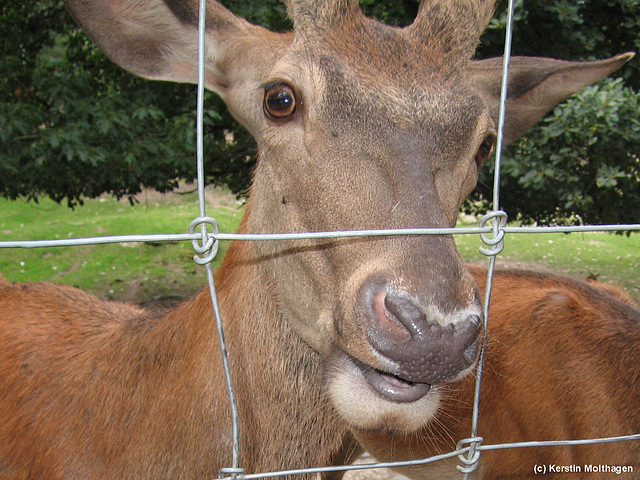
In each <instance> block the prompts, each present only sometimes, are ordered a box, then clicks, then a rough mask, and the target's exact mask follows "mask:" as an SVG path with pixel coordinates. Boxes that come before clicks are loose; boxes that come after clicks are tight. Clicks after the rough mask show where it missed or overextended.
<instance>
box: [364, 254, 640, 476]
mask: <svg viewBox="0 0 640 480" xmlns="http://www.w3.org/2000/svg"><path fill="white" fill-rule="evenodd" d="M470 271H471V272H472V274H473V275H474V277H475V278H476V281H477V282H478V285H479V286H480V288H481V289H482V288H484V286H485V282H486V278H487V277H486V269H485V268H482V267H479V266H472V267H470ZM494 282H495V283H494V288H495V290H493V291H494V292H495V293H496V295H492V297H491V307H490V311H489V323H488V330H487V335H488V341H487V347H486V354H485V361H484V370H483V372H484V373H483V378H482V384H481V385H482V390H481V396H480V403H479V417H478V434H479V435H480V436H481V437H482V439H483V440H482V444H487V445H489V444H504V443H514V442H531V441H549V440H551V441H557V440H584V439H590V438H606V437H617V436H623V435H632V434H638V433H639V432H640V415H639V414H638V412H640V400H639V399H640V382H639V381H638V380H639V379H640V311H639V310H638V306H637V304H636V303H635V302H634V301H633V300H632V299H631V298H630V297H629V296H628V294H626V292H623V291H622V290H621V289H620V288H619V287H615V286H613V287H612V286H611V285H609V284H603V283H599V282H584V281H581V280H576V279H574V278H570V277H565V276H562V275H557V274H547V273H539V272H527V271H521V270H508V269H506V270H497V271H496V276H495V277H494ZM474 381H475V378H474V377H473V376H467V377H465V378H464V379H462V380H460V381H459V382H457V383H450V384H447V385H441V386H440V388H441V389H442V399H441V405H440V410H439V412H438V413H437V414H436V415H435V416H434V417H433V418H432V419H431V421H430V422H429V423H428V424H426V425H424V426H423V427H422V428H421V429H420V430H418V431H417V432H415V433H413V434H409V435H406V434H404V433H403V432H392V431H386V432H383V431H373V430H370V431H364V430H357V429H356V430H354V431H353V435H354V438H355V439H357V440H358V441H359V442H360V445H354V447H353V448H354V450H353V452H354V453H355V452H356V451H357V448H358V447H360V448H362V447H364V448H366V449H367V450H368V451H369V452H370V453H371V454H372V455H374V456H376V458H377V459H379V460H382V461H400V460H415V459H421V458H427V457H431V456H434V455H439V454H441V453H445V452H450V451H453V450H455V449H456V443H457V442H458V441H460V440H462V439H466V438H469V436H470V432H471V415H472V405H473V402H474V389H475V383H474ZM457 465H462V463H461V462H460V461H458V459H457V458H455V459H453V460H452V459H448V460H444V461H440V462H436V463H431V464H425V465H421V466H414V467H396V468H397V469H398V470H399V471H400V472H402V473H404V474H405V475H407V476H409V477H411V478H416V479H418V478H446V479H448V478H452V479H453V478H461V474H460V473H459V472H458V471H457V468H456V466H457ZM602 466H604V467H602ZM536 473H540V474H543V475H542V476H544V478H557V479H560V478H562V479H586V478H613V477H615V478H627V479H630V478H634V479H637V478H640V442H639V441H637V440H629V441H624V442H615V443H604V444H588V445H579V446H578V445H573V446H554V447H537V448H532V447H528V448H518V449H508V450H492V451H484V452H482V454H481V457H480V461H479V466H478V467H476V470H475V471H474V472H473V474H472V475H471V476H470V478H473V479H510V480H516V479H529V478H533V477H535V474H536Z"/></svg>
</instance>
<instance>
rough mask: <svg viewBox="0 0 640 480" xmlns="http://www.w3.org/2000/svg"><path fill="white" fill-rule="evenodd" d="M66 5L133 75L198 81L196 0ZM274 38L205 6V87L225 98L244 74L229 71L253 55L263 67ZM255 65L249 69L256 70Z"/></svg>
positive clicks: (82, 0) (78, 0)
mask: <svg viewBox="0 0 640 480" xmlns="http://www.w3.org/2000/svg"><path fill="white" fill-rule="evenodd" d="M65 5H66V7H67V9H68V10H69V12H70V13H71V15H73V17H74V18H75V20H76V21H77V22H78V23H79V24H80V26H81V27H82V28H83V29H84V31H85V32H86V33H87V35H88V36H89V37H90V38H91V40H93V41H94V42H95V43H96V44H97V45H98V46H99V47H100V49H101V50H102V51H103V52H105V53H106V54H107V56H108V57H109V58H111V60H113V61H114V62H116V63H117V64H119V65H120V66H121V67H123V68H126V69H127V70H129V71H130V72H131V73H133V74H135V75H138V76H141V77H145V78H149V79H153V80H169V81H174V82H188V83H197V79H198V75H197V59H198V47H197V45H198V17H197V12H198V8H197V7H198V5H197V1H195V0H192V1H179V0H145V1H137V2H134V1H131V0H128V1H122V0H65ZM274 37H276V38H278V37H280V35H279V34H275V33H272V32H269V31H267V30H265V29H264V28H262V27H259V26H256V25H252V24H250V23H248V22H247V21H245V20H244V19H242V18H240V17H237V16H235V15H234V14H233V13H231V12H230V11H229V10H227V9H226V8H225V7H223V6H222V5H220V4H219V3H217V2H208V3H207V32H206V44H207V60H206V72H205V75H206V78H205V83H206V85H207V88H209V89H211V90H213V91H215V92H217V93H219V94H221V95H222V94H224V92H225V90H226V89H227V88H228V87H229V84H230V83H232V82H233V80H234V78H236V77H238V76H240V77H241V76H242V75H238V74H237V73H238V72H236V71H234V70H233V67H234V65H235V64H236V63H237V59H238V58H242V59H244V63H250V62H251V61H252V60H254V58H253V57H261V58H260V59H259V60H260V61H259V62H258V61H256V62H255V63H256V65H263V64H264V65H267V64H268V59H269V55H268V54H269V52H270V50H268V48H269V47H271V49H272V50H273V48H274V47H273V45H270V41H271V40H273V38H274ZM251 55H253V56H251ZM265 57H267V60H265ZM256 65H249V66H250V67H251V68H254V69H255V68H256ZM267 66H268V65H267ZM247 68H248V67H247ZM243 73H244V72H243ZM243 78H244V77H243Z"/></svg>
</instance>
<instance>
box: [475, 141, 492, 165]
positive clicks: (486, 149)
mask: <svg viewBox="0 0 640 480" xmlns="http://www.w3.org/2000/svg"><path fill="white" fill-rule="evenodd" d="M495 144H496V139H495V136H493V135H487V136H486V137H485V139H484V140H483V141H482V143H481V144H480V147H479V148H478V152H477V153H476V163H477V164H478V165H482V164H483V163H485V162H486V161H487V160H489V157H491V154H492V153H493V148H494V147H495Z"/></svg>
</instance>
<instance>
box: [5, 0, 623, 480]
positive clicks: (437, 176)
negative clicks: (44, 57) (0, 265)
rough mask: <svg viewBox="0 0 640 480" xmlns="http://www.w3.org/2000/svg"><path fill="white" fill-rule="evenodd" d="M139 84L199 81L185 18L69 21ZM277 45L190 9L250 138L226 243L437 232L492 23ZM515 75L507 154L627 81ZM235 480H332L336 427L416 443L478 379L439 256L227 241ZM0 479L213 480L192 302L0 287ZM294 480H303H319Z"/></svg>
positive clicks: (215, 451) (465, 305) (348, 0)
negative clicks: (321, 474)
mask: <svg viewBox="0 0 640 480" xmlns="http://www.w3.org/2000/svg"><path fill="white" fill-rule="evenodd" d="M65 3H66V7H67V9H68V10H69V12H70V13H71V15H72V16H73V17H74V18H75V20H76V21H77V22H78V24H79V25H80V26H81V27H82V28H83V29H84V30H85V32H86V33H87V34H88V36H89V37H90V39H91V40H92V41H94V42H95V43H96V44H97V45H98V46H99V47H100V48H101V49H102V50H103V51H104V52H105V53H106V54H107V55H108V56H109V57H110V58H111V59H112V60H113V61H115V62H116V63H118V64H119V65H121V66H122V67H123V68H125V69H127V70H129V71H130V72H132V73H133V74H136V75H139V76H142V77H145V78H149V79H153V80H165V81H175V82H191V83H193V82H196V81H197V76H198V75H197V67H196V64H197V61H196V59H197V43H198V40H197V21H198V20H197V13H196V12H197V10H198V9H197V5H196V2H195V1H192V0H188V1H184V0H183V1H177V0H148V1H145V2H139V1H132V0H66V2H65ZM287 11H288V14H289V16H290V17H291V19H292V22H293V31H292V32H286V33H274V32H270V31H268V30H266V29H264V28H262V27H260V26H258V25H253V24H250V23H249V22H247V21H246V20H244V19H242V18H240V17H238V16H236V15H234V14H233V13H232V12H231V11H229V10H228V9H226V8H225V7H223V6H222V5H221V4H219V3H217V2H213V1H210V2H208V5H207V14H206V15H207V18H206V19H207V28H206V38H205V42H206V45H207V55H206V67H205V75H204V77H205V84H206V87H207V88H208V89H210V90H212V91H214V92H216V93H217V94H218V95H220V97H221V98H222V99H223V100H224V102H225V103H226V105H227V107H228V108H229V110H230V112H231V113H232V114H233V115H234V117H235V118H236V119H237V120H238V121H239V122H240V123H241V124H242V125H243V126H244V127H245V128H246V129H247V130H248V131H249V132H250V133H251V134H252V135H253V136H254V138H255V140H256V143H257V148H258V154H259V160H258V163H257V166H256V168H255V171H254V173H253V182H252V186H251V189H250V192H249V197H248V200H247V203H246V210H245V213H244V216H243V219H242V222H241V226H240V229H239V231H240V232H242V233H279V232H307V231H311V232H314V231H331V230H338V229H339V230H351V229H353V230H359V229H371V228H410V227H424V228H431V227H434V228H438V227H452V226H454V224H455V223H456V218H457V212H458V209H459V208H460V205H461V203H462V202H463V200H464V199H465V197H467V195H468V194H469V193H470V192H471V190H472V189H473V188H474V186H475V183H476V180H477V175H478V170H479V169H480V168H481V165H482V164H483V163H485V162H486V161H487V160H488V159H489V157H490V155H491V151H492V150H493V147H494V144H495V138H496V126H495V125H496V122H497V105H498V95H499V85H500V75H501V70H502V67H501V60H500V59H492V60H483V61H475V60H472V56H473V53H474V51H475V48H476V44H477V42H478V39H479V36H480V34H481V32H482V31H483V29H484V28H485V26H486V25H487V23H488V22H489V20H490V18H491V15H492V12H493V2H491V1H467V0H463V1H461V0H456V1H447V0H425V1H424V2H423V3H422V5H421V6H420V9H419V12H418V14H417V17H416V19H415V21H414V22H413V23H412V24H411V25H409V26H407V27H403V28H398V27H391V26H388V25H384V24H382V23H380V22H378V21H375V20H373V19H370V18H367V17H366V16H365V15H364V14H363V13H362V11H361V10H360V8H359V5H358V2H357V1H356V0H325V1H317V0H289V1H288V2H287ZM630 57H631V54H623V55H618V56H615V57H612V58H610V59H606V60H600V61H594V62H567V61H561V60H554V59H543V58H514V59H513V64H512V75H511V80H510V87H509V88H510V98H509V100H508V108H509V115H510V116H509V121H508V124H507V127H506V137H505V138H506V139H507V140H508V141H512V140H514V139H516V138H517V137H518V136H520V135H521V134H522V133H523V132H524V131H525V130H526V129H527V128H528V127H529V126H531V125H532V124H533V123H535V122H536V121H537V120H538V119H539V118H540V117H541V116H542V115H544V113H546V112H547V111H549V110H550V109H551V108H553V106H554V105H556V104H557V103H558V102H560V101H562V100H563V99H565V98H566V97H568V96H569V95H571V94H572V93H575V92H576V91H578V90H579V89H580V88H582V87H584V86H586V85H588V84H590V83H592V82H594V81H596V80H597V79H599V78H601V77H603V76H605V75H608V74H609V73H611V72H612V71H614V70H615V69H616V68H618V67H620V66H621V65H622V64H624V63H625V62H626V61H628V60H629V58H630ZM215 284H216V289H217V295H218V301H219V305H220V311H221V320H222V322H223V324H224V331H225V336H226V338H227V346H228V351H229V363H230V369H231V372H232V378H233V382H234V388H235V390H236V398H237V404H238V419H239V426H240V430H241V438H240V445H239V458H240V462H239V463H240V465H241V467H242V468H243V469H244V470H245V471H246V472H247V473H251V472H261V471H281V470H282V469H287V468H293V467H298V468H305V467H310V466H319V465H320V466H322V465H330V464H335V463H336V462H339V461H341V460H342V459H344V458H345V457H347V456H348V455H346V454H345V451H346V449H347V448H348V447H349V446H350V445H351V435H352V434H351V433H350V432H351V430H350V429H351V428H354V429H362V430H367V431H376V430H379V431H390V430H394V431H402V432H407V434H409V433H411V432H416V431H418V430H419V429H420V428H422V427H423V426H424V425H426V424H427V423H428V422H429V420H430V419H431V418H433V416H434V415H435V414H436V413H437V410H438V405H439V402H440V396H441V393H440V392H439V389H438V386H439V385H442V384H445V383H446V382H452V381H454V380H456V379H461V378H464V377H465V376H466V375H468V374H469V373H470V372H472V371H473V369H474V365H475V363H476V359H477V356H478V351H479V345H480V334H481V331H482V321H481V317H482V309H481V295H480V293H479V290H478V286H477V283H476V280H475V279H474V275H473V274H472V273H471V271H470V269H469V267H468V266H466V265H465V264H464V263H463V262H462V260H461V258H460V256H459V254H458V251H457V249H456V247H455V244H454V241H453V239H452V237H451V236H450V235H429V236H419V237H418V236H413V237H406V236H404V237H400V236H388V237H374V238H367V239H363V238H360V239H356V238H334V239H315V240H295V241H294V240H291V241H283V242H242V241H236V242H232V244H231V245H230V246H229V250H228V252H227V254H226V256H225V258H224V261H223V264H222V266H221V267H220V268H219V269H218V271H217V272H216V275H215ZM0 312H1V313H0V385H2V386H1V387H0V438H2V439H3V441H2V442H0V478H6V479H13V480H17V479H33V478H38V479H40V480H49V479H68V478H87V479H98V478H100V479H108V478H109V479H110V478H114V479H115V478H118V479H129V478H131V479H133V478H135V479H151V478H154V479H169V478H193V479H197V478H213V477H215V476H217V475H218V472H219V470H220V469H221V468H225V467H228V466H230V463H231V461H232V459H231V444H232V435H231V430H232V426H231V420H230V407H229V402H228V398H227V392H226V389H225V388H224V380H223V374H222V372H223V367H222V361H221V360H220V346H219V344H218V340H217V339H218V337H217V332H216V330H215V319H214V313H213V310H212V307H211V299H210V298H209V294H208V292H206V291H203V292H202V293H200V294H197V295H195V296H194V297H193V298H191V299H189V300H187V301H185V302H184V303H183V304H181V305H179V306H177V307H175V308H174V309H171V310H168V311H159V310H154V309H148V310H145V309H142V308H139V307H136V306H131V305H125V304H120V303H116V302H110V301H103V300H100V299H98V298H96V297H94V296H92V295H89V294H87V293H85V292H82V291H81V290H78V289H76V288H73V287H69V286H62V285H54V284H51V283H27V284H11V283H9V282H4V283H2V284H1V285H0ZM302 478H315V477H314V475H312V474H306V475H303V476H302Z"/></svg>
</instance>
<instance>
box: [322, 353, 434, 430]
mask: <svg viewBox="0 0 640 480" xmlns="http://www.w3.org/2000/svg"><path fill="white" fill-rule="evenodd" d="M328 393H329V397H330V398H331V400H332V401H333V404H334V406H335V407H336V410H337V411H338V412H339V413H340V415H341V416H342V417H343V419H344V420H345V421H346V422H348V423H349V424H350V425H351V426H353V427H355V428H359V429H363V430H384V431H393V432H397V433H412V432H415V431H416V430H418V429H419V428H421V427H423V426H424V425H426V424H427V423H429V421H431V419H432V418H433V417H434V416H435V415H436V413H437V411H438V407H439V405H440V394H439V392H437V391H433V390H432V391H430V392H429V393H427V394H426V395H425V396H424V397H422V398H420V399H419V400H416V401H415V402H408V403H396V402H391V401H389V400H385V399H384V398H383V397H381V396H380V395H379V394H377V393H376V392H375V391H373V389H372V388H371V386H370V385H369V383H368V382H367V381H366V379H365V378H364V375H363V374H362V371H361V370H360V369H359V368H358V367H357V366H356V365H354V364H353V362H352V361H351V360H350V359H349V358H347V357H341V358H340V359H339V360H337V361H336V362H335V364H334V365H333V368H332V369H331V371H330V373H329V377H328Z"/></svg>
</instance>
